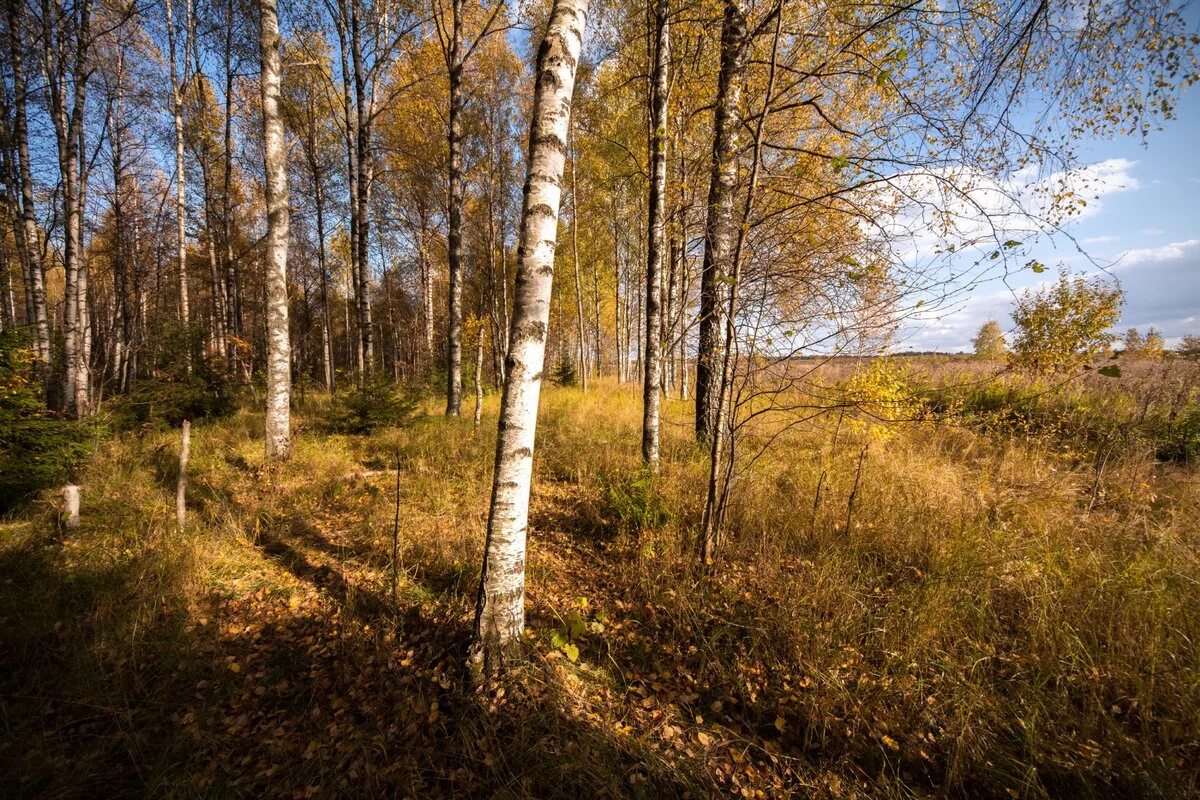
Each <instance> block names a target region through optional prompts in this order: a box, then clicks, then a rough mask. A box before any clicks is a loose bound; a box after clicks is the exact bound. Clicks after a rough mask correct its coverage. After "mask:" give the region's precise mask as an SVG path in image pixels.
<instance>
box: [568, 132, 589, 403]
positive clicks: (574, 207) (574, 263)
mask: <svg viewBox="0 0 1200 800" xmlns="http://www.w3.org/2000/svg"><path fill="white" fill-rule="evenodd" d="M568 144H569V145H570V148H571V268H572V271H573V272H574V273H575V316H576V321H577V322H578V323H579V324H578V336H579V379H580V381H581V385H582V388H583V393H584V394H587V390H588V355H587V336H586V334H585V332H584V331H585V330H586V328H585V326H584V319H583V278H582V277H580V275H579V223H580V217H579V182H578V181H577V180H576V179H575V155H576V150H575V135H574V128H572V129H571V132H570V142H568Z"/></svg>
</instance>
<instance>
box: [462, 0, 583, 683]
mask: <svg viewBox="0 0 1200 800" xmlns="http://www.w3.org/2000/svg"><path fill="white" fill-rule="evenodd" d="M587 9H588V0H555V2H554V7H553V8H552V9H551V12H550V19H549V22H548V23H547V25H546V32H545V34H544V36H543V38H542V43H541V45H540V47H539V48H538V55H537V67H536V72H535V75H536V87H535V90H534V100H533V112H532V116H531V118H530V130H529V157H528V160H527V162H526V163H527V168H526V176H525V192H524V195H525V196H524V204H523V209H522V215H521V235H520V247H519V251H518V266H517V281H516V292H515V298H514V304H513V317H512V323H511V329H510V334H509V351H508V370H507V372H508V379H507V380H506V381H505V383H504V393H503V395H502V396H501V400H500V422H499V434H498V436H497V439H496V468H495V472H494V474H493V479H492V480H493V482H492V503H491V511H490V514H489V517H488V530H487V541H486V545H485V551H484V559H483V571H482V574H481V575H480V581H479V598H478V603H477V605H476V611H475V631H474V633H475V637H474V638H475V641H474V644H473V646H472V653H471V662H472V666H473V668H474V669H475V670H476V671H478V672H480V673H482V674H485V675H489V674H494V673H496V672H497V671H499V670H500V669H501V668H502V667H503V661H504V658H505V656H506V655H507V654H508V653H509V652H510V651H511V650H512V646H513V644H515V643H516V642H517V639H518V637H519V636H520V635H521V632H522V631H523V630H524V628H525V541H526V535H527V531H528V523H529V491H530V481H531V479H532V475H533V450H534V440H535V432H536V428H537V409H538V399H539V396H540V394H541V388H542V378H543V368H544V366H545V360H546V334H547V325H548V322H549V319H550V297H551V289H552V287H553V280H554V248H555V243H556V237H557V235H558V212H559V204H560V201H561V200H562V177H563V166H564V162H565V157H566V153H567V131H568V127H569V124H570V118H571V95H572V91H573V89H574V85H575V67H576V65H577V64H578V62H579V55H580V51H581V50H582V48H583V31H584V27H585V25H586V22H587Z"/></svg>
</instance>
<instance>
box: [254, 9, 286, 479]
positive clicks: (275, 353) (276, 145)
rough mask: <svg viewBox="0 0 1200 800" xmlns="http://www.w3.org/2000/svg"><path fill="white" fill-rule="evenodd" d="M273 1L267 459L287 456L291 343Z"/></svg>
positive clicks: (265, 106)
mask: <svg viewBox="0 0 1200 800" xmlns="http://www.w3.org/2000/svg"><path fill="white" fill-rule="evenodd" d="M275 2H276V0H259V6H258V7H259V25H260V28H259V49H260V52H261V59H262V73H261V78H260V82H261V89H262V114H263V158H264V161H265V169H266V183H265V189H266V199H267V242H266V244H267V254H266V264H265V267H266V286H267V415H266V455H267V458H268V459H271V460H282V459H286V458H287V457H288V456H289V455H291V410H290V405H291V394H292V393H291V381H292V369H291V358H292V348H291V339H290V336H289V333H288V291H287V256H288V252H287V251H288V227H289V224H290V220H291V217H290V211H289V209H288V178H287V142H286V141H285V140H284V135H283V115H282V114H281V113H280V110H279V96H280V89H279V84H280V38H279V14H278V11H277V9H276V5H275Z"/></svg>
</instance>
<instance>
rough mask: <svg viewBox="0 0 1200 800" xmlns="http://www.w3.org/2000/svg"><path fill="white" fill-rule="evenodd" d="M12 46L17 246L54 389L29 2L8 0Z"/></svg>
mask: <svg viewBox="0 0 1200 800" xmlns="http://www.w3.org/2000/svg"><path fill="white" fill-rule="evenodd" d="M7 12H8V45H9V56H10V59H11V61H10V62H9V63H10V68H11V70H12V76H13V134H14V136H13V138H14V139H15V142H14V145H15V150H16V164H15V168H14V169H13V170H12V173H13V179H14V182H15V183H16V190H15V191H14V195H15V197H14V201H19V203H20V215H21V222H20V225H18V226H15V227H14V232H15V236H14V237H13V238H14V239H15V240H16V246H17V250H18V255H19V258H20V260H21V262H22V268H23V270H24V272H25V275H26V280H25V287H26V307H27V309H28V310H29V312H30V315H31V317H32V320H33V323H34V352H35V353H36V354H37V362H36V365H35V373H36V374H37V377H38V378H39V379H40V380H42V381H43V382H44V383H45V384H46V388H47V389H49V388H50V322H49V318H48V316H47V314H46V277H45V270H46V268H45V262H44V261H43V260H42V258H41V251H40V249H39V247H38V241H39V236H38V229H37V213H36V210H35V209H34V201H33V173H32V169H31V167H30V159H29V121H28V114H27V112H26V108H27V104H26V94H27V88H26V79H25V54H24V47H25V42H24V41H23V39H22V35H23V31H24V22H25V16H26V12H25V4H24V3H23V2H22V1H21V0H8V3H7Z"/></svg>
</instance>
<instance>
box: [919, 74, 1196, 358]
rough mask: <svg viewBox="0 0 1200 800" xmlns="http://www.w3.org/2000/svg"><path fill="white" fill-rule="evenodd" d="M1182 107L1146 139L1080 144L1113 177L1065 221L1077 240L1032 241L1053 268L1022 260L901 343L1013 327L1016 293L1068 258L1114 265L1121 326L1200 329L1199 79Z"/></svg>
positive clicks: (961, 343)
mask: <svg viewBox="0 0 1200 800" xmlns="http://www.w3.org/2000/svg"><path fill="white" fill-rule="evenodd" d="M1177 113H1178V116H1177V118H1176V119H1174V120H1171V121H1170V122H1168V123H1166V125H1165V126H1164V129H1163V130H1161V131H1156V132H1154V133H1152V134H1151V135H1150V137H1149V138H1148V139H1147V140H1146V141H1145V142H1143V141H1142V139H1141V138H1140V137H1124V138H1121V139H1117V140H1112V141H1096V142H1088V143H1085V144H1084V145H1083V146H1082V147H1081V148H1080V159H1079V160H1080V163H1081V165H1094V166H1093V168H1094V169H1097V170H1100V171H1102V172H1103V174H1104V175H1105V177H1104V180H1103V182H1102V184H1101V185H1100V187H1099V188H1098V189H1095V190H1093V191H1092V192H1091V193H1085V196H1087V197H1088V203H1089V205H1088V207H1087V209H1086V211H1085V213H1084V214H1083V215H1082V216H1081V217H1080V218H1078V219H1075V220H1073V221H1072V222H1071V223H1069V224H1068V225H1067V226H1066V231H1067V232H1068V233H1069V234H1070V236H1071V237H1074V240H1075V242H1072V241H1070V239H1069V238H1068V237H1066V236H1058V237H1042V239H1041V240H1040V241H1039V242H1038V243H1037V244H1036V245H1035V246H1034V247H1033V249H1032V251H1031V253H1030V255H1031V256H1032V257H1036V258H1038V259H1039V260H1041V261H1042V262H1044V263H1045V264H1046V265H1047V267H1049V269H1048V270H1047V271H1046V272H1045V273H1043V274H1041V275H1037V274H1035V273H1033V272H1032V271H1030V270H1020V271H1019V272H1016V273H1015V274H1011V275H1010V276H1009V277H1008V279H1007V280H1006V281H1003V282H1002V281H999V280H993V281H988V282H985V283H982V284H980V285H979V286H977V287H975V289H974V290H973V291H972V292H971V293H970V295H969V296H968V297H967V299H965V300H963V301H962V302H960V303H959V304H956V305H954V306H951V307H949V308H945V309H943V310H942V312H941V313H940V314H939V315H938V316H937V318H926V319H923V320H913V321H911V322H910V323H908V324H906V325H905V326H904V327H903V328H902V330H901V333H900V337H899V341H898V342H897V344H896V349H897V350H901V351H903V350H942V351H949V352H955V351H959V350H968V349H970V341H971V338H972V337H973V336H974V334H975V332H976V331H977V330H978V328H979V326H980V325H981V324H982V323H983V322H984V321H985V320H987V319H989V318H991V319H996V320H998V321H999V322H1000V324H1001V327H1003V328H1005V329H1006V330H1007V329H1008V328H1009V327H1010V326H1011V318H1010V316H1009V315H1010V312H1011V310H1012V304H1013V300H1014V298H1015V297H1016V296H1017V295H1019V294H1020V291H1021V290H1022V289H1023V288H1026V287H1029V286H1034V285H1037V284H1038V283H1040V282H1045V281H1046V280H1047V279H1050V278H1053V277H1055V275H1056V272H1057V268H1058V266H1059V265H1060V264H1065V265H1066V266H1068V267H1069V268H1070V269H1071V270H1073V271H1075V272H1081V273H1085V274H1088V273H1097V272H1099V271H1101V270H1106V271H1107V272H1108V273H1109V274H1111V275H1112V276H1115V277H1116V278H1117V279H1119V280H1120V282H1121V286H1122V288H1123V289H1124V290H1125V307H1124V310H1123V313H1122V318H1121V322H1120V325H1119V326H1118V328H1119V330H1121V331H1123V330H1125V328H1128V327H1137V328H1138V329H1140V330H1141V331H1143V332H1145V331H1146V329H1148V328H1149V327H1151V326H1154V327H1156V328H1158V329H1159V330H1160V331H1162V332H1163V334H1164V335H1165V336H1166V337H1167V340H1168V342H1169V343H1174V341H1175V340H1177V338H1178V337H1179V336H1182V335H1184V334H1188V333H1196V334H1200V202H1198V201H1200V86H1196V87H1192V88H1191V89H1190V90H1189V91H1185V92H1184V93H1183V94H1182V96H1181V98H1180V103H1179V107H1178V109H1177ZM1076 242H1077V243H1078V247H1082V248H1083V249H1084V250H1085V251H1086V253H1087V256H1084V255H1082V254H1080V253H1079V252H1078V247H1077V245H1076ZM1089 257H1090V259H1091V260H1094V261H1096V262H1098V263H1099V264H1100V266H1099V267H1098V266H1096V265H1095V264H1092V263H1091V261H1090V259H1089Z"/></svg>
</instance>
